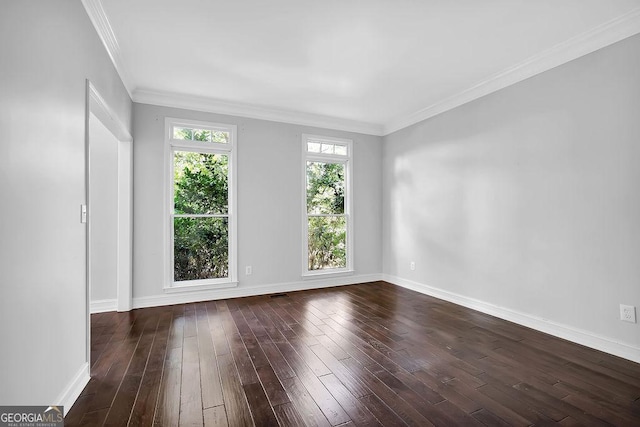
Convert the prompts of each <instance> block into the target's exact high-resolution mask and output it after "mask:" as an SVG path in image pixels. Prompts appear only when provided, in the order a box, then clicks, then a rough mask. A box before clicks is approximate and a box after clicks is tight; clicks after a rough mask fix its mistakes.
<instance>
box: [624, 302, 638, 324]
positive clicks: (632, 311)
mask: <svg viewBox="0 0 640 427" xmlns="http://www.w3.org/2000/svg"><path fill="white" fill-rule="evenodd" d="M620 320H623V321H625V322H631V323H636V308H635V307H634V306H632V305H624V304H620Z"/></svg>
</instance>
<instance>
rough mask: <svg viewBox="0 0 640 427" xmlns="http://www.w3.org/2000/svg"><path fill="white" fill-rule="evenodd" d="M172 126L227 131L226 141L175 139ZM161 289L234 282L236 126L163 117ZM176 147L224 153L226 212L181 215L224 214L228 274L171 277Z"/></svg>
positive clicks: (213, 286) (212, 286)
mask: <svg viewBox="0 0 640 427" xmlns="http://www.w3.org/2000/svg"><path fill="white" fill-rule="evenodd" d="M176 127H188V128H195V129H205V130H214V131H223V132H228V133H229V141H228V142H227V143H220V142H204V141H193V140H184V139H176V138H174V137H173V130H174V128H176ZM164 139H165V144H164V151H165V153H164V157H165V161H166V164H165V168H164V170H165V174H166V175H165V180H164V186H165V197H166V200H165V203H164V206H165V209H164V218H165V222H166V224H165V232H166V233H167V234H166V235H165V239H164V240H165V242H166V246H165V264H166V268H165V280H164V286H163V288H164V291H165V292H182V291H192V290H201V289H202V290H204V289H220V288H229V287H235V286H237V285H238V262H237V260H238V256H237V255H238V254H237V247H238V245H237V242H238V240H237V239H238V226H237V223H238V218H237V205H236V204H237V171H236V170H237V154H236V151H237V126H236V125H231V124H224V123H214V122H204V121H198V120H188V119H177V118H171V117H166V118H165V138H164ZM176 151H189V152H196V153H210V154H221V155H226V156H228V157H227V158H228V168H229V172H228V191H229V193H228V208H227V213H226V214H207V215H185V216H194V217H226V218H227V221H228V233H229V234H228V245H229V246H228V257H229V266H228V275H227V277H222V278H215V279H199V280H186V281H179V282H175V281H174V280H173V277H174V263H175V257H174V218H175V212H174V153H175V152H176Z"/></svg>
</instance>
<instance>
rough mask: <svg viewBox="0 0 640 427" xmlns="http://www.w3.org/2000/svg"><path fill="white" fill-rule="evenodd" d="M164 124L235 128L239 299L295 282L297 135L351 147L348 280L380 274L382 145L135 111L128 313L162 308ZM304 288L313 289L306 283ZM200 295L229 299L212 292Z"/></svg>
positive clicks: (268, 125)
mask: <svg viewBox="0 0 640 427" xmlns="http://www.w3.org/2000/svg"><path fill="white" fill-rule="evenodd" d="M165 117H177V118H185V119H193V120H203V121H213V122H217V123H228V124H236V125H237V126H238V248H239V250H238V265H239V281H240V283H239V285H238V289H237V290H236V291H234V292H239V293H243V292H245V290H246V289H249V288H252V289H254V290H255V288H256V287H258V288H259V289H260V290H261V291H264V292H269V291H270V289H271V292H273V289H274V288H273V286H271V285H276V284H283V283H292V282H300V281H301V273H302V271H301V270H302V254H301V251H302V243H301V242H302V163H301V162H302V139H301V134H302V133H313V134H320V135H327V136H334V137H341V138H351V139H353V141H354V160H353V162H354V163H353V170H354V182H353V184H354V212H355V213H354V215H355V233H354V235H355V249H354V252H355V260H354V267H355V270H356V272H355V275H354V276H353V277H363V276H364V275H369V274H375V275H379V274H380V273H381V263H382V250H381V236H380V228H381V226H382V215H381V212H380V203H381V196H382V189H381V185H382V181H381V180H382V175H381V171H380V165H381V138H379V137H375V136H368V135H362V134H354V133H348V132H339V131H332V130H324V129H317V128H309V127H305V126H297V125H290V124H284V123H276V122H269V121H263V120H254V119H247V118H240V117H232V116H222V115H217V114H210V113H203V112H195V111H188V110H181V109H173V108H165V107H158V106H151V105H146V104H137V103H135V104H134V139H135V141H136V142H135V144H134V224H135V225H134V285H133V286H134V289H133V295H134V306H140V305H141V304H142V305H150V304H155V303H163V301H162V298H163V297H164V296H165V295H164V292H163V289H162V288H163V281H164V276H163V272H164V271H165V270H164V261H165V260H164V256H163V250H164V247H165V240H164V239H165V238H167V237H166V234H165V230H164V224H165V222H164V212H165V206H164V203H165V199H164V197H165V190H164V168H165V162H164V159H163V153H164V151H163V144H164V138H165V136H164V131H165V130H164V119H165ZM247 265H251V266H252V267H253V274H252V275H251V276H246V275H245V274H244V273H245V266H247ZM342 281H343V282H344V280H342ZM306 283H309V285H306V286H312V285H311V284H312V283H313V282H306ZM216 292H217V293H216ZM172 295H173V297H175V294H172ZM206 295H207V297H212V296H213V297H215V296H216V295H229V294H227V293H225V292H221V291H214V292H213V293H208V294H206ZM158 298H159V299H158ZM166 301H167V300H165V301H164V302H166Z"/></svg>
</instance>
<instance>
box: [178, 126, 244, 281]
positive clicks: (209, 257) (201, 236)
mask: <svg viewBox="0 0 640 427" xmlns="http://www.w3.org/2000/svg"><path fill="white" fill-rule="evenodd" d="M166 122H167V126H166V127H167V143H168V147H169V150H168V151H169V155H168V157H169V167H168V169H169V177H170V179H169V215H168V216H169V223H170V225H169V229H170V234H169V239H168V240H169V245H168V246H169V250H168V254H169V263H168V264H169V268H168V280H167V281H168V287H169V288H180V287H185V286H186V287H193V286H201V285H212V286H223V287H226V286H228V285H229V284H231V285H234V284H235V280H236V277H237V274H236V250H235V248H236V234H237V233H236V220H235V200H236V197H235V188H234V183H235V178H234V177H235V175H234V171H235V167H234V165H235V163H234V162H235V131H236V127H235V126H233V125H220V124H213V123H203V122H195V121H193V122H192V121H177V120H175V119H166ZM203 142H204V144H203ZM218 143H220V144H218ZM224 284H226V286H225V285H224Z"/></svg>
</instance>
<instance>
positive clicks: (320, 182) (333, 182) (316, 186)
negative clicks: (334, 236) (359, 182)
mask: <svg viewBox="0 0 640 427" xmlns="http://www.w3.org/2000/svg"><path fill="white" fill-rule="evenodd" d="M344 191H345V165H344V164H342V163H325V162H307V213H310V214H343V213H344Z"/></svg>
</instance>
